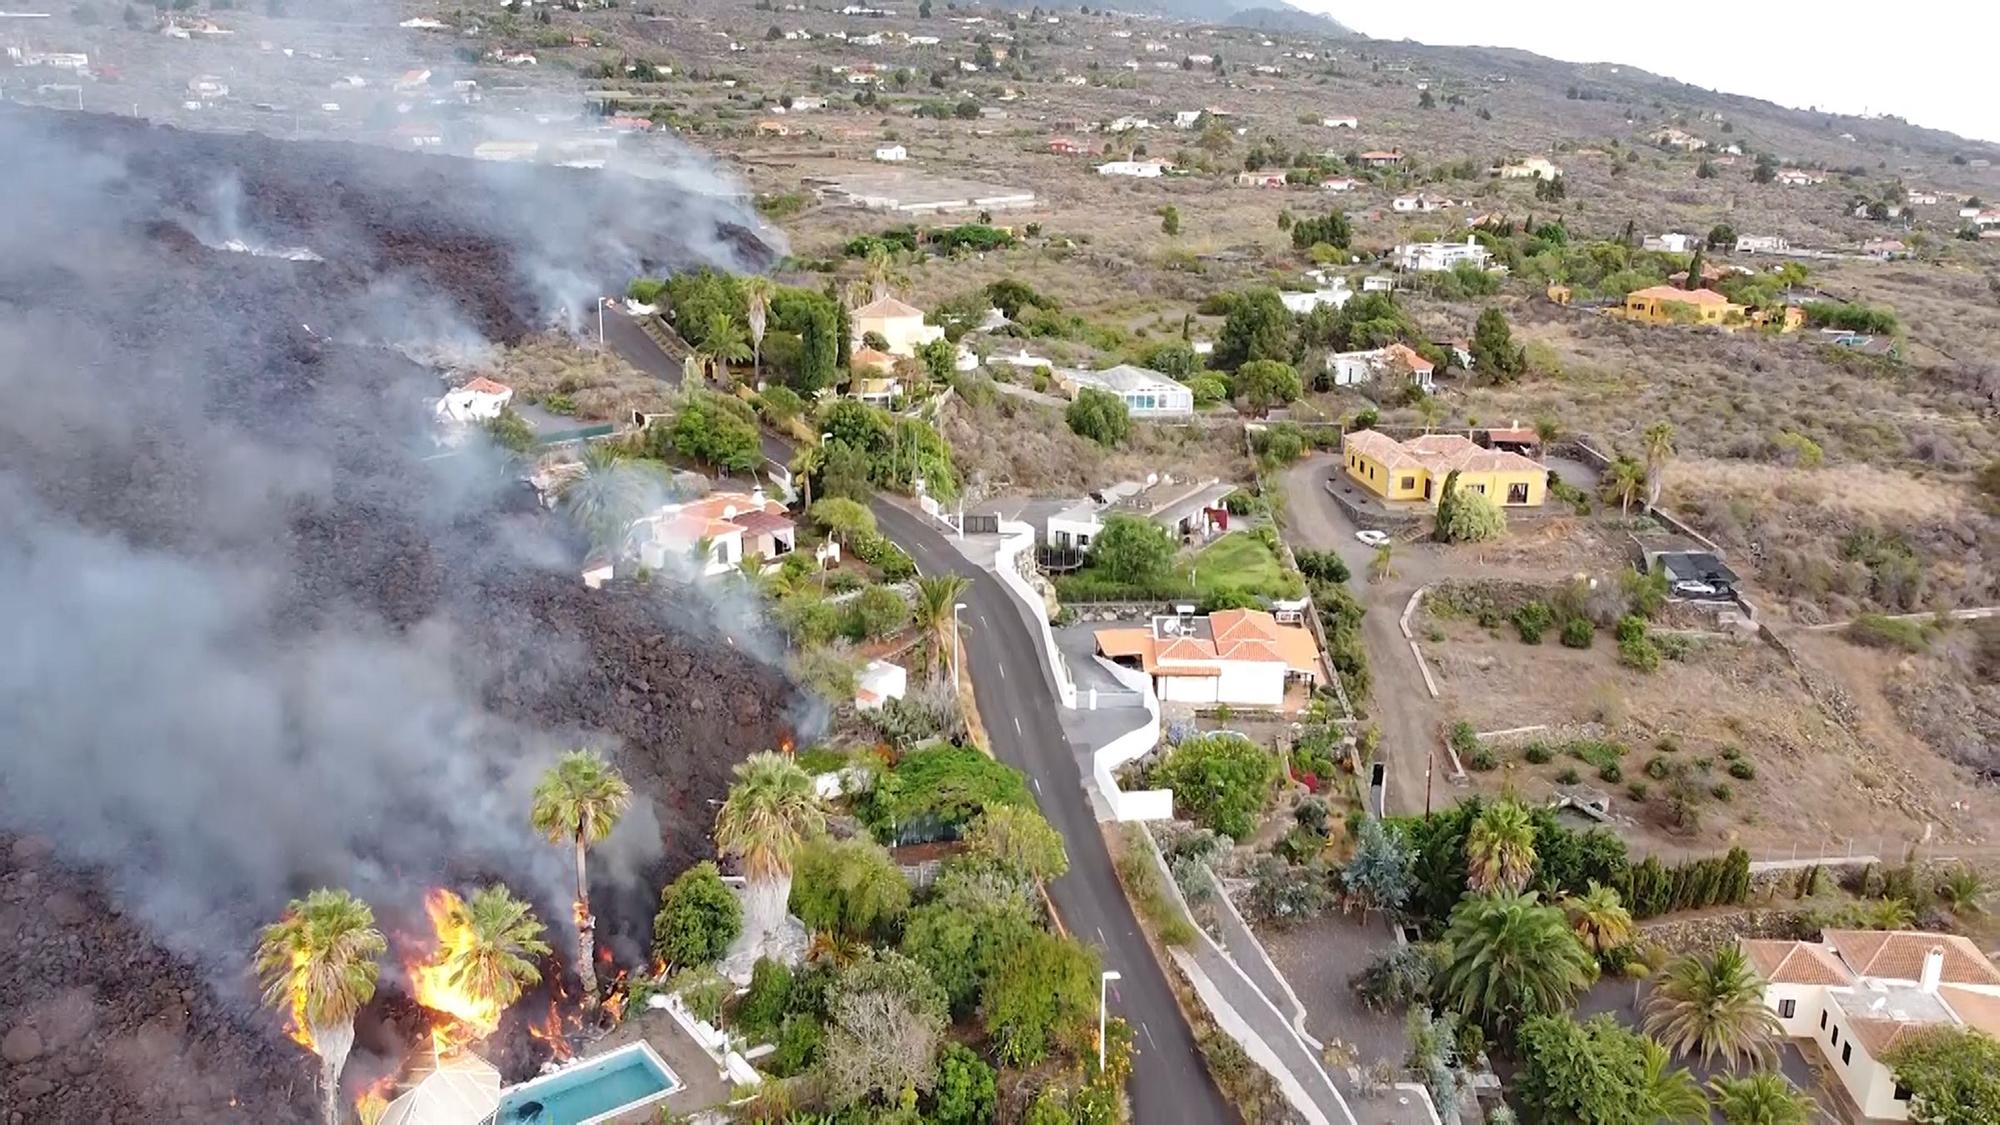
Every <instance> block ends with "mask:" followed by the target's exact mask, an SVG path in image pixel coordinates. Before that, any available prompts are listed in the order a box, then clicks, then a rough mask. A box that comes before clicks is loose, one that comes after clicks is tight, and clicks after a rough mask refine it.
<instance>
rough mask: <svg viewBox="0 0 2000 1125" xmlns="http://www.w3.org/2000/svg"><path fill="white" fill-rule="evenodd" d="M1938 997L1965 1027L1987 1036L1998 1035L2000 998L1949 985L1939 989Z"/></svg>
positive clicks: (1999, 1033)
mask: <svg viewBox="0 0 2000 1125" xmlns="http://www.w3.org/2000/svg"><path fill="white" fill-rule="evenodd" d="M1938 996H1940V997H1941V998H1943V1000H1944V1002H1945V1003H1947V1004H1950V1005H1951V1010H1952V1011H1954V1012H1957V1013H1958V1018H1959V1019H1960V1020H1961V1021H1962V1022H1963V1023H1964V1024H1965V1025H1966V1026H1967V1027H1976V1028H1978V1029H1979V1030H1981V1031H1983V1032H1985V1033H1986V1034H1988V1035H2000V996H1995V995H1993V994H1992V993H1990V992H1975V991H1973V990H1972V989H1970V988H1960V987H1959V986H1957V985H1950V984H1947V985H1944V986H1942V987H1941V988H1939V989H1938Z"/></svg>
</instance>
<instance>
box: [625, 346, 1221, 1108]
mask: <svg viewBox="0 0 2000 1125" xmlns="http://www.w3.org/2000/svg"><path fill="white" fill-rule="evenodd" d="M614 321H615V324H614ZM604 336H605V342H606V343H607V344H608V345H609V346H610V347H611V348H612V350H614V351H616V352H617V353H618V354H619V355H620V356H622V357H624V358H625V360H626V361H627V362H629V363H631V364H632V365H633V366H634V367H637V368H639V369H640V370H641V371H644V372H646V373H648V374H650V375H653V376H655V377H656V378H659V379H663V380H665V381H667V382H669V383H673V384H675V385H678V384H679V383H680V376H681V369H680V365H679V364H677V363H675V362H674V361H673V360H672V359H670V358H669V357H668V356H667V355H666V353H664V352H662V351H661V350H660V348H659V346H658V345H657V344H655V343H654V342H653V341H652V339H651V338H650V337H648V336H647V335H646V334H645V333H644V332H641V331H640V330H639V328H638V326H637V325H635V324H633V323H632V321H631V320H630V319H628V318H627V317H625V316H624V315H623V314H617V315H615V316H614V315H613V314H612V313H610V312H609V311H607V313H606V315H605V317H604ZM763 443H764V453H765V456H767V457H772V458H774V459H776V460H778V461H780V462H786V461H788V460H789V459H790V456H791V450H790V447H789V446H788V445H787V444H786V443H784V442H783V441H782V440H780V439H778V438H776V437H774V436H772V435H771V434H769V433H766V434H764V438H763ZM873 507H874V510H875V519H876V522H877V524H878V525H879V526H880V528H881V530H882V533H883V534H884V535H887V536H888V537H889V538H890V539H891V540H894V541H895V542H896V543H897V544H898V545H899V546H901V547H902V548H903V549H904V550H906V551H908V552H909V553H910V556H911V557H912V558H913V559H915V560H916V563H917V567H918V569H919V570H921V571H922V572H924V573H925V574H957V575H961V576H963V577H965V578H967V579H968V580H970V582H971V585H970V586H969V587H968V588H967V589H966V593H965V614H964V622H965V625H966V631H967V636H966V641H965V659H966V660H967V662H968V665H969V668H970V671H971V673H972V683H973V693H974V695H975V696H976V697H977V699H978V704H979V714H980V718H981V720H982V722H983V723H984V725H985V727H986V734H987V737H988V739H989V740H990V741H991V742H992V744H993V752H994V753H995V754H996V755H998V756H999V758H1000V760H1002V761H1004V762H1006V763H1008V764H1009V765H1012V766H1015V767H1017V768H1018V769H1020V770H1022V771H1023V772H1025V773H1026V774H1027V775H1028V777H1029V778H1030V780H1032V782H1033V783H1034V786H1035V796H1036V799H1037V800H1039V801H1040V802H1041V806H1042V812H1043V814H1044V815H1046V816H1047V817H1048V818H1049V823H1051V824H1053V825H1055V827H1056V830H1057V831H1059V832H1061V833H1062V836H1063V841H1064V843H1065V844H1067V845H1068V848H1069V873H1068V874H1067V875H1064V876H1063V877H1062V878H1060V879H1058V880H1056V881H1055V882H1054V883H1053V884H1051V885H1050V887H1049V895H1050V897H1051V898H1053V899H1054V900H1055V904H1056V911H1057V913H1058V914H1060V915H1061V917H1062V921H1063V924H1064V925H1065V926H1067V927H1068V928H1069V932H1070V933H1071V934H1072V935H1074V936H1076V937H1077V938H1079V939H1081V940H1083V941H1087V942H1090V943H1091V944H1093V945H1095V946H1096V947H1097V948H1098V950H1099V951H1100V952H1101V953H1102V955H1103V957H1104V967H1105V968H1107V969H1112V970H1115V971H1117V972H1118V973H1120V974H1122V975H1123V979H1122V980H1120V981H1118V982H1117V983H1116V984H1114V985H1113V986H1112V991H1111V997H1110V1005H1109V1007H1110V1009H1111V1011H1112V1012H1114V1013H1116V1014H1117V1015H1119V1016H1122V1017H1124V1019H1125V1020H1126V1022H1128V1023H1130V1024H1131V1025H1132V1031H1133V1034H1134V1035H1135V1036H1136V1038H1137V1043H1136V1046H1137V1057H1136V1058H1135V1059H1134V1060H1133V1072H1132V1080H1131V1082H1130V1083H1128V1085H1127V1089H1128V1090H1129V1092H1130V1093H1131V1097H1132V1112H1133V1120H1135V1121H1137V1122H1139V1123H1140V1125H1153V1123H1154V1122H1177V1123H1178V1122H1190V1123H1201V1125H1207V1123H1209V1122H1218V1123H1220V1122H1237V1121H1241V1120H1242V1119H1241V1117H1240V1116H1238V1114H1237V1113H1236V1111H1235V1109H1234V1108H1233V1107H1232V1106H1230V1104H1229V1103H1228V1102H1227V1101H1225V1100H1224V1099H1223V1097H1222V1092H1221V1091H1220V1090H1218V1089H1217V1088H1216V1086H1215V1083H1214V1081H1212V1080H1211V1079H1210V1078H1209V1074H1208V1068H1207V1066H1206V1065H1205V1064H1204V1063H1203V1062H1202V1058H1201V1053H1200V1051H1199V1049H1198V1048H1196V1047H1195V1043H1194V1033H1193V1032H1192V1031H1190V1030H1189V1029H1188V1025H1187V1022H1186V1021H1185V1020H1183V1019H1182V1018H1181V1013H1180V1008H1179V1006H1178V1005H1177V1004H1176V1003H1175V1002H1174V996H1173V993H1172V991H1171V990H1170V988H1169V986H1168V984H1167V979H1166V975H1165V974H1164V972H1163V971H1162V970H1161V968H1160V964H1159V962H1158V961H1156V960H1154V959H1153V952H1152V949H1151V947H1149V946H1148V945H1147V944H1146V939H1145V937H1144V936H1143V935H1141V933H1140V932H1139V922H1138V919H1137V918H1135V917H1134V916H1133V914H1132V905H1131V903H1130V902H1128V901H1127V900H1126V898H1125V890H1124V887H1123V886H1122V885H1121V884H1120V883H1119V882H1118V876H1117V873H1116V872H1115V871H1114V870H1113V869H1112V866H1111V853H1110V851H1109V850H1108V849H1107V848H1106V847H1105V843H1104V837H1103V835H1102V833H1101V831H1100V830H1099V828H1098V825H1097V818H1096V816H1095V815H1094V814H1093V813H1092V811H1091V808H1090V798H1089V796H1088V795H1087V794H1086V793H1085V792H1084V788H1083V773H1082V770H1081V768H1080V767H1079V765H1078V758H1077V754H1076V751H1075V749H1074V748H1072V747H1071V746H1070V743H1069V739H1068V738H1067V737H1066V736H1065V735H1064V734H1063V730H1062V724H1061V722H1060V721H1059V720H1058V719H1057V717H1056V708H1057V707H1059V706H1061V703H1060V702H1059V701H1058V700H1057V698H1056V692H1055V684H1054V682H1053V681H1052V680H1051V679H1050V675H1049V672H1048V670H1047V669H1046V668H1044V667H1043V664H1042V660H1041V654H1040V653H1039V652H1038V651H1037V646H1036V643H1035V638H1034V636H1033V634H1032V633H1030V632H1029V629H1028V623H1027V621H1026V620H1025V619H1024V618H1023V616H1022V613H1021V610H1020V609H1019V607H1018V606H1017V604H1016V603H1015V602H1014V600H1013V599H1012V598H1011V597H1010V596H1009V595H1008V593H1007V591H1006V589H1005V587H1003V586H1001V585H1000V580H999V579H998V578H996V577H995V576H994V575H992V574H991V573H989V572H988V571H986V570H984V569H983V568H981V567H980V566H978V565H977V564H975V563H974V562H973V561H972V560H971V559H968V558H966V557H965V556H964V555H963V554H960V553H959V551H958V549H957V548H955V547H953V546H952V545H951V544H950V543H948V542H946V540H945V537H944V535H943V534H942V533H941V532H939V531H938V530H937V529H935V528H934V527H933V526H932V525H931V524H930V523H928V522H927V521H926V520H925V519H924V518H923V517H922V516H921V515H918V514H916V513H914V512H911V511H909V510H907V509H905V508H902V507H898V506H897V505H895V504H892V503H890V502H889V501H887V500H884V499H881V498H877V499H876V500H875V502H874V504H873Z"/></svg>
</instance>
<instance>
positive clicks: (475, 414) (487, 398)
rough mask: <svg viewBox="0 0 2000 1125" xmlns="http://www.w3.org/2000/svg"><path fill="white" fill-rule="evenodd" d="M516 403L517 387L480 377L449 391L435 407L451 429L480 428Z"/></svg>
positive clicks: (443, 422) (438, 414)
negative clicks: (509, 404)
mask: <svg viewBox="0 0 2000 1125" xmlns="http://www.w3.org/2000/svg"><path fill="white" fill-rule="evenodd" d="M513 401H514V388H512V387H510V386H508V385H506V384H505V383H496V382H494V381H493V380H491V379H488V378H487V377H486V376H484V375H481V376H479V377H478V378H476V379H473V380H472V381H471V382H468V383H466V384H465V385H464V386H462V387H456V388H454V389H452V390H449V391H446V392H445V394H444V397H443V398H441V399H438V400H437V406H436V407H435V408H434V410H435V413H436V415H437V420H438V423H439V424H440V425H443V426H445V427H447V429H448V431H449V430H458V429H461V428H462V427H466V426H477V425H482V424H484V423H487V422H491V421H492V420H493V419H495V418H498V417H500V413H501V411H503V410H505V409H507V404H508V403H510V402H513Z"/></svg>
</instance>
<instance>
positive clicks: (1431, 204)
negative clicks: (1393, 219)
mask: <svg viewBox="0 0 2000 1125" xmlns="http://www.w3.org/2000/svg"><path fill="white" fill-rule="evenodd" d="M1389 206H1390V208H1392V209H1393V210H1396V211H1400V212H1403V213H1405V214H1408V213H1411V212H1415V213H1418V214H1426V215H1427V214H1429V213H1430V212H1432V211H1442V210H1444V209H1445V208H1447V207H1450V206H1451V200H1449V199H1446V198H1445V197H1444V196H1442V195H1432V194H1431V193H1430V192H1427V191H1422V192H1418V193H1417V194H1415V195H1399V196H1397V197H1396V198H1394V199H1392V200H1390V201H1389Z"/></svg>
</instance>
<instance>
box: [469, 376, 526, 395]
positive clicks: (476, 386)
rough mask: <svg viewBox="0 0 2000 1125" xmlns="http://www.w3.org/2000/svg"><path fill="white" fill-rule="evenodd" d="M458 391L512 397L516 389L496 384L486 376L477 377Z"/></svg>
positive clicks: (503, 384)
mask: <svg viewBox="0 0 2000 1125" xmlns="http://www.w3.org/2000/svg"><path fill="white" fill-rule="evenodd" d="M458 389H459V390H461V391H477V392H479V393H480V394H483V395H511V394H513V393H514V388H512V387H510V386H508V385H507V384H505V383H496V382H494V381H493V380H491V379H488V378H487V377H486V376H484V375H480V376H477V377H476V378H474V379H473V380H472V381H470V382H468V383H466V384H465V385H464V386H462V387H460V388H458Z"/></svg>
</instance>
